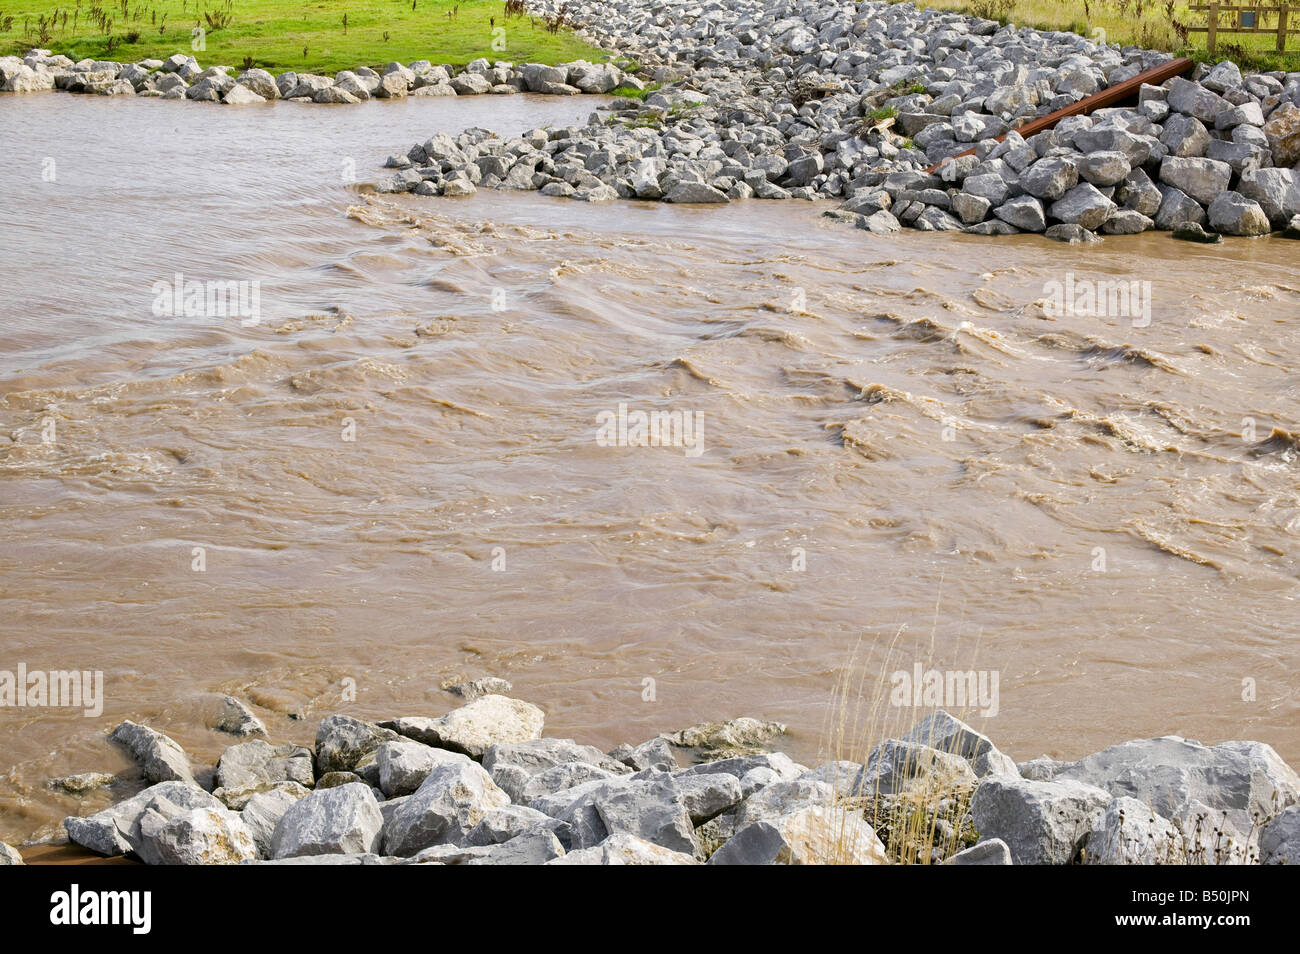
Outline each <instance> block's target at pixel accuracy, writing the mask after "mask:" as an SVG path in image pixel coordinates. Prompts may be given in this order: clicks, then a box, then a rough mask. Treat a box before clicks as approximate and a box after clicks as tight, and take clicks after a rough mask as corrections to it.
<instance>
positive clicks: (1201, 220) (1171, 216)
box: [1155, 186, 1207, 232]
mask: <svg viewBox="0 0 1300 954" xmlns="http://www.w3.org/2000/svg"><path fill="white" fill-rule="evenodd" d="M1160 194H1161V199H1160V208H1159V210H1158V211H1157V212H1156V218H1155V221H1156V228H1158V229H1162V230H1163V231H1166V232H1172V231H1174V230H1176V229H1178V228H1179V227H1181V226H1185V225H1204V224H1205V223H1206V221H1207V219H1206V217H1205V209H1203V208H1201V204H1200V203H1199V202H1197V201H1196V200H1195V199H1193V198H1192V197H1191V196H1190V195H1188V194H1187V193H1186V192H1184V191H1183V190H1182V189H1175V188H1174V187H1173V186H1161V187H1160Z"/></svg>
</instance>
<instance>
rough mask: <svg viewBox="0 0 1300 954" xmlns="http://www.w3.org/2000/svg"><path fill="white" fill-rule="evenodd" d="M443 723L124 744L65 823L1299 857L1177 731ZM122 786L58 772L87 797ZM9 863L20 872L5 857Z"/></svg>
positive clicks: (181, 832)
mask: <svg viewBox="0 0 1300 954" xmlns="http://www.w3.org/2000/svg"><path fill="white" fill-rule="evenodd" d="M459 688H460V690H461V694H462V695H463V696H465V698H467V699H469V700H471V701H469V702H467V703H466V704H465V705H462V706H460V707H458V708H455V709H452V710H451V711H449V712H447V713H445V714H444V715H442V716H439V717H436V718H434V717H425V716H419V717H404V718H397V719H393V720H391V721H385V722H379V723H371V722H365V721H362V720H360V719H356V718H353V717H351V716H347V715H331V716H328V717H326V718H325V719H323V720H322V721H321V723H320V727H319V730H318V732H317V734H316V742H315V746H314V749H312V748H307V747H305V746H297V745H291V744H274V743H272V742H271V741H268V740H267V739H266V738H265V736H266V730H265V727H264V726H263V725H262V723H261V722H260V720H258V719H257V718H256V716H254V715H253V714H252V712H251V711H250V710H248V708H247V707H246V706H245V705H244V704H243V703H242V702H240V701H239V700H236V699H233V698H229V697H227V701H226V705H225V709H224V712H223V718H222V719H221V720H220V721H219V723H218V724H217V727H218V729H219V730H220V731H223V732H226V733H228V734H230V735H232V736H235V737H239V738H241V739H242V741H238V742H236V743H235V744H232V745H230V746H229V747H228V748H227V749H226V750H225V752H224V753H223V754H222V756H221V757H220V759H219V761H218V762H217V764H216V766H215V767H214V768H213V769H211V770H208V771H196V770H195V768H194V766H193V765H192V764H191V762H190V760H189V758H188V757H187V756H186V754H185V752H184V751H183V750H182V749H181V747H180V746H179V745H177V744H176V742H174V741H173V740H172V739H170V738H169V737H167V736H166V735H163V734H162V733H160V732H157V731H156V730H154V729H151V728H149V727H147V726H143V725H139V724H136V723H134V722H124V723H122V724H121V725H119V726H118V727H117V728H116V729H114V730H113V732H112V733H111V734H110V735H109V737H108V738H109V740H110V741H111V742H112V743H114V744H116V745H117V746H119V747H120V748H121V749H122V750H123V751H124V752H126V753H127V754H128V755H129V756H130V758H131V760H132V762H133V763H134V765H135V767H136V773H137V775H138V777H137V779H136V781H137V783H138V784H142V785H144V786H145V787H144V788H143V789H142V790H141V791H139V792H138V793H137V794H135V795H133V796H131V797H130V798H127V799H125V800H124V801H121V802H119V803H117V804H116V805H113V806H112V807H111V808H107V809H105V810H103V811H100V812H97V813H95V814H91V815H87V816H85V817H69V818H67V819H65V821H64V828H65V829H66V833H67V838H68V840H69V841H70V842H71V843H72V844H75V845H79V846H82V847H83V848H86V849H89V850H90V851H93V852H96V853H97V854H100V855H103V856H106V857H112V856H121V855H125V856H128V857H129V858H132V859H135V860H138V861H141V862H144V863H146V864H181V865H209V864H362V865H389V864H503V865H512V864H700V863H708V864H715V865H722V864H870V865H876V864H881V865H883V864H898V863H922V864H939V863H942V864H954V865H985V864H997V865H1006V864H1075V863H1088V864H1256V863H1263V864H1300V776H1297V774H1296V773H1295V771H1293V770H1292V769H1291V768H1290V767H1288V766H1287V765H1286V764H1285V763H1284V762H1283V761H1282V760H1281V759H1280V758H1279V757H1278V755H1277V753H1276V752H1274V750H1273V749H1272V748H1270V747H1269V746H1268V745H1265V744H1262V743H1259V742H1224V743H1222V744H1220V745H1216V746H1213V747H1209V746H1204V745H1201V744H1200V743H1198V742H1193V741H1189V740H1185V739H1181V738H1176V737H1164V738H1157V739H1147V740H1138V741H1132V742H1126V743H1123V744H1121V745H1116V746H1112V747H1110V748H1108V749H1105V750H1103V751H1101V752H1098V753H1096V754H1094V755H1090V756H1088V757H1086V758H1084V759H1080V760H1079V761H1077V762H1073V763H1066V762H1059V761H1055V760H1053V759H1049V758H1046V757H1044V758H1039V759H1035V760H1033V761H1029V762H1022V763H1016V762H1015V761H1013V760H1012V759H1011V758H1010V757H1008V756H1007V755H1005V754H1004V753H1003V752H1001V751H999V750H998V748H997V747H996V746H995V745H994V744H993V742H992V740H990V739H989V738H988V737H986V736H984V735H983V734H981V733H979V732H977V731H976V730H974V729H973V728H971V727H970V726H968V725H966V724H964V723H962V722H961V721H959V720H958V719H956V718H954V717H953V716H951V715H950V714H948V713H947V712H944V711H942V710H936V711H934V712H932V713H931V714H930V715H928V716H926V717H925V718H924V719H922V720H921V721H920V722H918V723H917V724H916V725H915V726H914V727H913V728H912V729H911V731H910V732H908V733H907V734H906V735H905V736H904V737H902V738H898V739H887V740H885V741H883V742H881V743H880V744H879V745H877V746H875V748H874V749H873V750H872V751H871V752H870V755H869V756H868V757H867V758H865V759H864V760H862V761H860V762H859V761H853V760H837V761H831V762H827V763H825V764H823V765H819V766H816V767H808V766H804V765H800V764H797V763H795V762H794V761H793V760H791V759H790V758H789V757H788V756H786V755H784V754H782V753H781V752H780V751H776V750H774V747H773V743H774V742H775V741H776V740H778V739H779V738H780V736H781V735H783V734H784V732H785V726H783V725H780V724H779V723H774V722H763V721H760V720H756V719H748V718H745V719H736V720H733V721H730V722H722V723H706V724H702V725H698V726H693V727H691V728H689V729H685V730H682V731H680V732H672V733H665V734H663V735H660V736H657V737H655V738H653V739H649V740H646V741H643V742H641V743H639V744H634V745H621V746H619V747H617V748H616V749H614V750H612V751H610V752H608V753H606V752H602V751H600V750H599V749H597V748H595V747H593V746H589V745H583V744H580V743H579V742H576V741H573V740H570V739H555V738H545V737H543V728H544V723H545V715H544V713H543V711H542V710H541V709H540V708H538V707H537V706H534V705H532V704H530V703H527V702H524V701H521V700H518V699H513V698H510V697H508V696H505V695H502V694H501V691H502V690H508V688H509V684H508V683H505V682H504V681H503V680H496V679H484V680H477V681H475V682H473V683H468V684H465V685H463V686H461V687H459ZM110 779H111V777H110V776H107V775H102V774H98V773H91V774H87V775H80V776H73V777H71V778H63V779H52V780H51V782H50V784H51V786H52V787H56V788H58V789H60V790H61V791H63V792H65V793H70V794H72V793H78V794H84V793H85V792H87V791H93V790H94V789H95V788H97V787H99V786H102V785H104V784H105V782H106V780H110ZM0 864H22V860H21V856H20V855H19V853H18V851H17V850H15V849H13V848H10V847H9V846H7V845H0Z"/></svg>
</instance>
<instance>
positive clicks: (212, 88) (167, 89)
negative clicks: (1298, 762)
mask: <svg viewBox="0 0 1300 954" xmlns="http://www.w3.org/2000/svg"><path fill="white" fill-rule="evenodd" d="M231 74H232V70H231V68H230V67H229V66H209V67H208V68H207V69H204V68H202V67H201V66H200V65H199V63H198V61H197V60H196V59H195V58H194V57H192V56H186V55H185V54H183V53H177V54H175V55H174V56H171V57H168V58H167V59H166V60H142V61H141V62H139V63H117V62H112V61H107V60H81V61H79V62H76V63H74V62H73V61H72V60H70V59H69V58H68V57H66V56H63V55H51V54H50V51H49V50H32V51H31V52H29V53H28V54H27V55H26V56H25V57H23V58H22V59H19V58H18V57H16V56H6V57H0V90H5V91H8V92H14V93H33V92H40V91H44V90H54V89H58V90H66V91H67V92H70V93H94V94H97V95H100V96H147V97H155V98H161V99H191V100H196V101H199V102H213V103H217V102H219V103H226V104H228V105H233V106H242V105H249V104H251V103H265V102H267V101H269V100H275V99H284V100H288V101H290V102H295V103H359V102H362V101H363V100H367V99H371V98H372V97H373V98H375V99H400V98H402V97H406V96H474V95H478V94H480V93H496V94H512V93H525V92H526V93H546V94H550V95H556V96H573V95H576V94H578V93H609V92H612V91H613V90H640V89H643V88H644V86H643V84H642V83H641V81H640V80H638V79H637V78H636V77H635V76H629V75H627V74H625V73H624V72H623V71H622V70H620V69H619V68H618V67H617V66H614V65H613V64H611V63H589V62H587V61H585V60H581V61H577V62H574V63H565V64H562V65H560V66H546V65H542V64H539V63H524V64H522V65H520V66H518V67H516V66H515V65H514V64H513V63H505V62H496V63H491V62H489V61H488V60H486V59H477V60H474V61H473V62H471V63H469V64H468V65H466V66H465V67H464V69H462V70H459V71H457V70H456V69H455V68H454V67H451V66H438V65H435V64H433V63H430V62H429V61H428V60H417V61H416V62H414V63H411V64H410V65H409V66H406V65H403V64H401V63H389V64H388V65H387V66H386V67H384V70H383V72H382V73H381V72H377V71H375V70H373V69H370V68H369V67H367V66H361V67H358V68H357V69H354V70H343V71H341V72H339V73H337V74H336V75H334V76H332V77H331V76H321V75H318V74H315V73H295V72H292V71H290V72H285V73H281V74H280V75H279V76H272V75H271V74H270V73H268V72H267V71H266V70H263V69H247V70H244V71H242V72H240V73H239V74H238V75H231Z"/></svg>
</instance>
